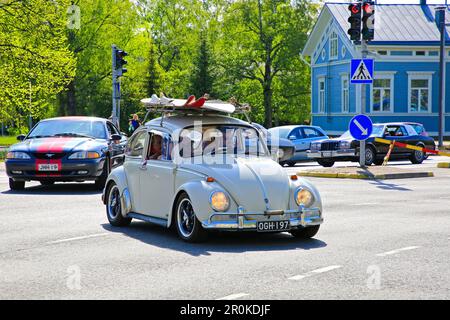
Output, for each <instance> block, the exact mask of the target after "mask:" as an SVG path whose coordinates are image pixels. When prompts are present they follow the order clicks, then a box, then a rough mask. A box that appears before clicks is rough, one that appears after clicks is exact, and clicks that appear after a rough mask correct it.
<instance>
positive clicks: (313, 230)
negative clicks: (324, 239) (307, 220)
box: [290, 225, 320, 239]
mask: <svg viewBox="0 0 450 320" xmlns="http://www.w3.org/2000/svg"><path fill="white" fill-rule="evenodd" d="M319 229H320V225H317V226H312V227H306V228H301V229H296V230H291V231H290V234H292V235H293V236H294V237H296V238H299V239H310V238H312V237H314V236H315V235H316V234H317V232H319Z"/></svg>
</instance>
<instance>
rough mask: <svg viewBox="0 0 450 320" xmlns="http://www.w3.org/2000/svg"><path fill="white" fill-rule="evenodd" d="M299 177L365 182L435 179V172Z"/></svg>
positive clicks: (316, 173) (317, 174) (309, 174)
mask: <svg viewBox="0 0 450 320" xmlns="http://www.w3.org/2000/svg"><path fill="white" fill-rule="evenodd" d="M297 175H298V176H302V177H315V178H338V179H365V180H387V179H407V178H426V177H434V174H433V172H428V171H426V172H401V173H387V174H370V173H331V172H330V173H326V172H311V171H310V172H306V171H305V172H298V173H297Z"/></svg>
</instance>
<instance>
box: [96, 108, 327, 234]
mask: <svg viewBox="0 0 450 320" xmlns="http://www.w3.org/2000/svg"><path fill="white" fill-rule="evenodd" d="M259 134H260V133H259V131H258V130H255V128H254V127H252V126H251V125H250V124H249V123H248V122H245V121H242V120H239V119H236V118H233V117H231V116H229V115H226V114H223V113H220V112H219V111H217V110H215V111H212V110H210V111H208V110H207V109H206V108H205V109H204V108H202V109H198V110H191V109H186V110H183V109H182V108H178V109H176V108H175V109H172V110H171V112H170V113H168V112H164V114H163V117H161V118H158V119H154V120H151V121H149V122H147V123H146V124H145V125H143V126H141V127H140V128H139V129H138V130H136V132H135V133H134V134H133V136H132V137H131V138H130V139H129V141H128V145H127V147H126V151H125V156H124V157H125V159H124V163H123V165H122V166H120V167H117V168H115V169H114V170H112V171H111V173H110V175H109V177H108V179H107V182H106V186H105V189H104V191H103V196H102V198H103V202H104V204H105V205H106V213H107V218H108V220H109V222H110V224H111V225H113V226H128V225H129V224H130V222H131V220H132V219H139V220H144V221H147V222H151V223H155V224H158V225H161V226H164V227H166V228H169V227H171V226H174V227H175V228H176V230H177V232H178V234H179V236H180V238H181V239H183V240H185V241H188V242H197V241H201V240H203V239H205V238H206V235H207V231H208V230H223V231H257V232H284V231H287V232H290V233H291V234H292V235H293V236H295V237H299V238H310V237H313V236H314V235H315V234H316V233H317V232H318V230H319V227H320V224H321V223H322V222H323V218H322V202H321V198H320V195H319V192H318V191H317V190H316V188H315V187H314V186H313V185H312V184H311V183H310V182H308V181H306V180H303V179H301V178H298V177H297V176H296V175H288V173H287V172H286V171H285V170H284V169H283V168H282V167H281V166H280V165H279V164H278V163H277V162H276V161H274V160H273V159H272V158H271V157H270V154H269V152H268V150H267V146H266V144H265V141H264V139H263V138H261V137H260V136H259ZM249 141H251V143H249Z"/></svg>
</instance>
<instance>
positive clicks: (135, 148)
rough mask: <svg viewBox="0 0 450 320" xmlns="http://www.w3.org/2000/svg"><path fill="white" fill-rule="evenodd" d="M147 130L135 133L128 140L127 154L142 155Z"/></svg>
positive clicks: (131, 155)
mask: <svg viewBox="0 0 450 320" xmlns="http://www.w3.org/2000/svg"><path fill="white" fill-rule="evenodd" d="M146 136H147V131H141V132H139V133H137V134H136V135H134V136H133V137H132V138H131V139H130V141H129V142H128V145H127V149H126V155H127V156H130V157H142V153H143V151H144V145H145V138H146Z"/></svg>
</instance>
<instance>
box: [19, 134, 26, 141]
mask: <svg viewBox="0 0 450 320" xmlns="http://www.w3.org/2000/svg"><path fill="white" fill-rule="evenodd" d="M25 137H26V135H24V134H19V135H18V136H17V140H19V141H23V140H25Z"/></svg>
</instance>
